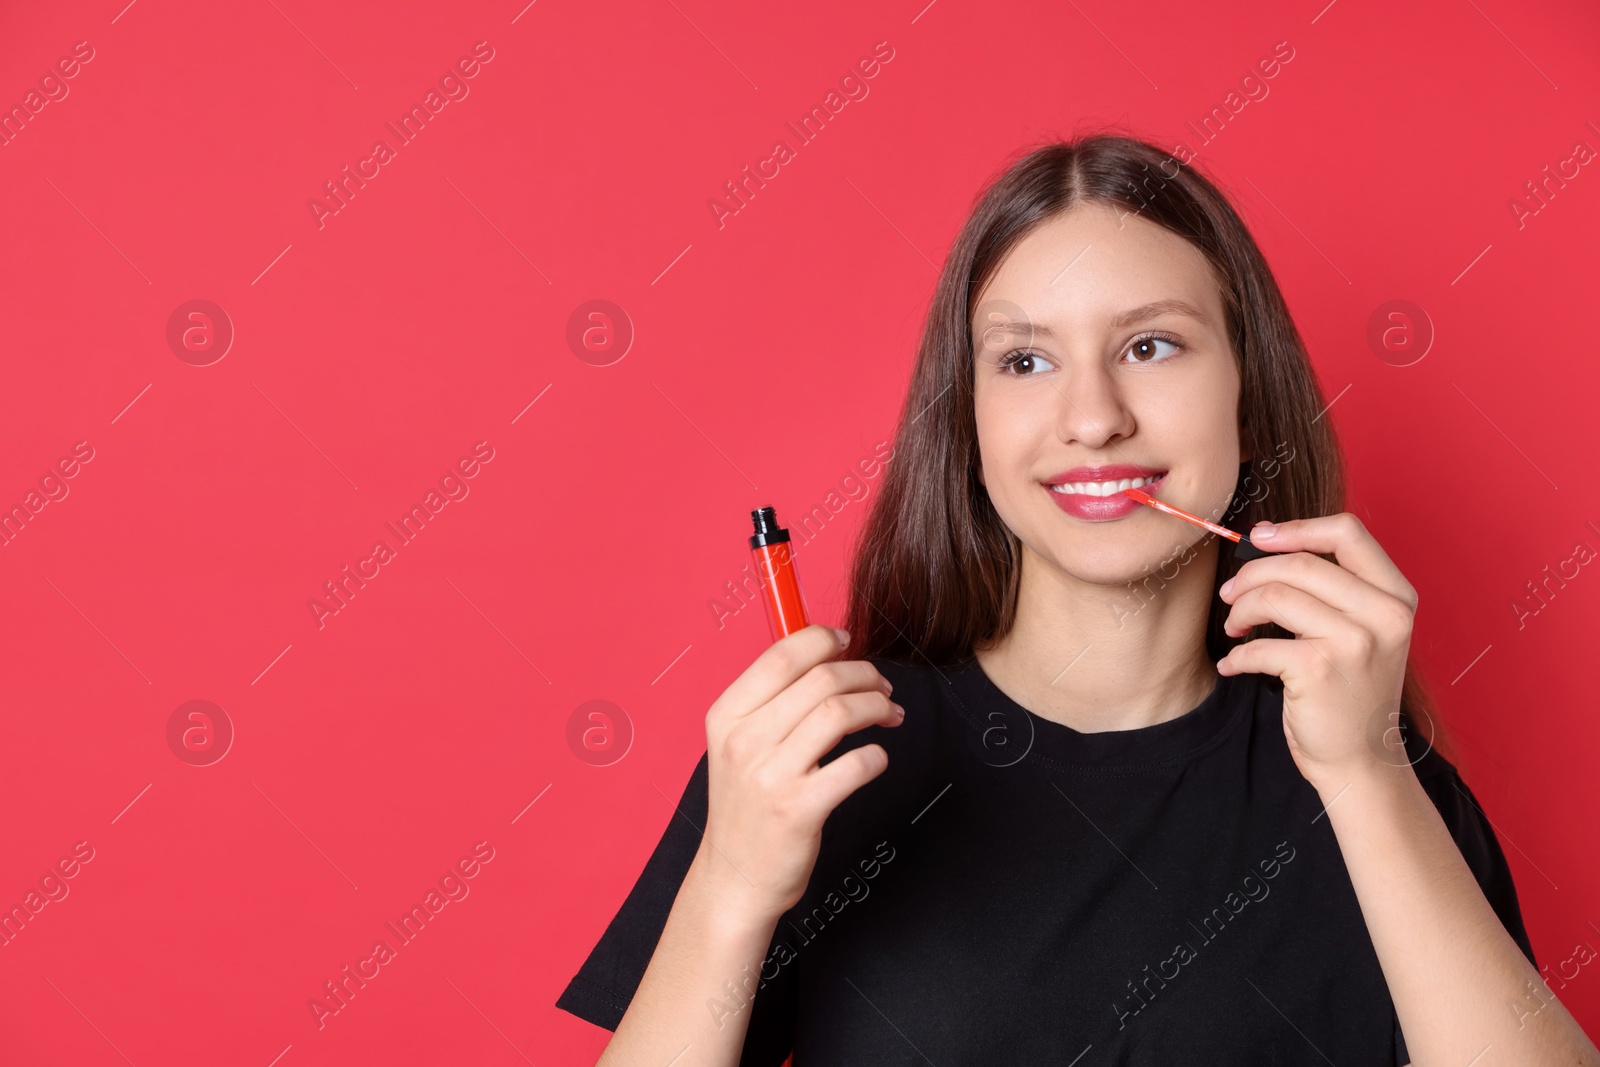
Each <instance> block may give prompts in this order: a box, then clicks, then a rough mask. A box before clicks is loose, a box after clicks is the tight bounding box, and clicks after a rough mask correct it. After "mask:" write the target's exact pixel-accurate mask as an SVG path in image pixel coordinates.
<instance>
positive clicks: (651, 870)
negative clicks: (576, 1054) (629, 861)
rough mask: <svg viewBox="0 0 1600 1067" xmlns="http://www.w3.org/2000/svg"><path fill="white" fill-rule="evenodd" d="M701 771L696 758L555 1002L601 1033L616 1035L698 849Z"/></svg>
mask: <svg viewBox="0 0 1600 1067" xmlns="http://www.w3.org/2000/svg"><path fill="white" fill-rule="evenodd" d="M707 767H708V763H707V757H706V756H705V755H702V756H701V757H700V762H699V763H697V764H696V765H695V768H694V772H693V773H692V774H690V775H689V784H688V785H687V786H685V787H684V790H683V796H682V798H681V799H680V800H679V801H678V804H677V808H676V809H675V810H674V811H673V813H672V818H671V821H670V822H668V823H667V828H666V830H665V831H664V832H663V833H662V834H661V840H660V841H658V842H657V843H656V847H655V851H654V852H652V853H651V854H650V859H649V860H648V861H647V862H646V863H645V865H644V870H643V871H642V872H640V874H639V878H638V880H637V881H636V882H634V884H633V889H632V890H630V891H629V893H628V896H627V899H626V900H624V901H623V902H622V907H621V908H619V909H617V914H616V915H615V916H614V917H613V918H612V920H611V923H610V925H608V926H607V927H606V931H605V933H603V934H601V935H600V940H599V942H598V943H597V944H596V945H595V946H594V949H593V951H591V952H590V953H589V957H588V959H586V960H584V961H583V965H582V966H581V967H579V968H578V973H577V974H576V975H574V976H573V978H572V981H571V982H569V983H567V988H566V990H565V991H564V992H562V994H561V996H560V997H559V998H557V1000H556V1007H558V1008H560V1009H562V1010H563V1011H568V1012H571V1013H572V1014H573V1015H576V1016H578V1017H579V1018H580V1019H586V1020H588V1021H589V1022H591V1023H594V1024H595V1025H596V1026H601V1027H604V1028H605V1029H607V1030H612V1031H614V1030H616V1028H617V1024H618V1023H620V1022H621V1021H622V1015H623V1013H624V1012H626V1011H627V1010H628V1004H629V1003H630V1002H631V1001H632V1000H633V994H634V993H635V992H636V991H637V990H638V988H639V982H640V980H641V979H643V978H644V972H645V968H646V967H647V966H649V964H650V957H651V956H653V955H654V954H655V951H656V944H657V942H659V941H660V940H661V931H662V930H663V929H664V928H665V927H666V925H667V914H668V913H669V912H671V911H672V904H673V901H675V900H676V899H677V897H678V888H679V887H680V886H682V885H683V879H684V876H685V875H687V874H688V873H689V865H690V864H691V863H693V862H694V857H695V853H696V852H697V851H698V850H699V848H700V835H701V833H702V832H703V830H704V828H705V825H706V808H707V804H708V801H707Z"/></svg>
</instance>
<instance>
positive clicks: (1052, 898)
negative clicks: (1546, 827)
mask: <svg viewBox="0 0 1600 1067" xmlns="http://www.w3.org/2000/svg"><path fill="white" fill-rule="evenodd" d="M872 662H873V664H874V665H875V666H876V667H877V668H878V669H879V671H881V672H882V673H883V675H884V676H885V677H886V678H888V679H889V681H890V682H892V683H893V684H894V699H895V700H896V701H897V702H899V703H900V704H901V705H902V706H903V707H904V708H905V709H906V718H905V722H904V723H902V724H901V725H900V726H898V727H896V728H894V729H886V728H883V727H878V726H872V727H868V728H866V729H864V730H860V731H857V732H856V733H854V734H851V735H849V736H848V737H846V738H845V739H844V740H843V741H842V742H841V743H840V745H839V746H838V747H837V748H836V749H835V750H834V751H833V752H832V753H830V756H829V758H833V757H836V756H837V755H839V754H841V753H843V752H845V751H847V750H848V749H850V748H853V747H856V746H858V745H862V744H866V743H869V742H877V743H878V744H881V745H883V746H884V748H885V749H886V750H887V751H888V753H889V766H888V769H887V770H886V771H885V772H884V773H883V774H882V775H880V776H879V777H878V778H876V779H874V780H873V781H872V782H870V783H868V784H867V785H865V786H863V787H862V788H861V789H859V790H858V791H857V792H855V793H854V794H852V795H851V796H850V797H848V798H847V799H846V800H845V801H844V802H843V803H842V804H841V805H840V806H839V807H838V808H837V809H835V810H834V812H833V814H832V815H831V816H830V817H829V819H828V821H827V823H826V824H825V825H824V828H823V835H822V847H821V853H820V855H819V858H818V860H817V865H816V868H815V870H814V871H813V873H812V876H811V880H810V883H809V884H808V886H807V889H806V894H805V897H804V898H803V899H802V900H801V901H800V903H799V904H798V905H796V907H794V908H793V909H791V910H790V911H789V912H788V913H786V914H785V915H784V916H783V917H782V919H780V921H779V922H778V925H777V929H776V930H775V932H774V934H773V940H772V945H771V951H770V952H769V954H768V956H767V958H766V961H765V962H764V963H763V965H762V968H761V974H760V976H759V977H760V981H759V991H758V992H757V993H756V995H755V998H754V1001H753V1005H751V1004H749V1003H748V1002H746V1001H744V1000H743V999H742V994H741V992H740V991H739V989H738V988H737V984H736V985H735V987H733V988H732V989H731V992H730V993H728V994H726V995H724V996H723V997H721V998H718V1001H717V1003H718V1004H719V1005H720V1007H712V1008H710V1009H708V1010H712V1011H713V1012H714V1013H716V1012H719V1011H720V1012H721V1013H723V1014H724V1015H726V1016H728V1017H731V1016H733V1015H735V1014H736V1013H738V1012H740V1011H749V1012H751V1013H752V1014H751V1016H750V1027H749V1031H748V1035H747V1037H746V1039H745V1045H744V1053H743V1058H742V1060H741V1063H743V1064H756V1065H777V1064H780V1063H781V1062H782V1061H783V1059H784V1057H785V1056H786V1055H787V1054H789V1053H790V1052H791V1050H792V1051H793V1055H794V1059H795V1062H796V1064H798V1065H799V1067H813V1065H833V1064H861V1063H872V1064H874V1065H883V1067H887V1065H890V1064H906V1065H912V1064H916V1065H923V1064H926V1063H928V1062H933V1063H937V1064H939V1065H940V1067H952V1065H957V1064H992V1063H1019V1064H1020V1063H1030V1064H1031V1063H1046V1062H1048V1063H1055V1064H1062V1065H1066V1064H1073V1065H1075V1067H1099V1065H1108V1064H1151V1065H1154V1064H1162V1065H1171V1064H1214V1063H1230V1064H1289V1063H1294V1064H1302V1063H1311V1062H1316V1063H1322V1062H1333V1063H1359V1064H1364V1065H1371V1064H1391V1063H1392V1064H1405V1063H1406V1062H1408V1060H1409V1056H1408V1054H1407V1052H1406V1049H1405V1042H1404V1039H1403V1037H1402V1035H1401V1033H1400V1027H1399V1021H1398V1017H1397V1015H1396V1013H1395V1010H1394V1004H1393V1001H1392V1000H1391V999H1390V996H1389V991H1388V987H1387V985H1386V984H1385V982H1384V977H1383V972H1382V970H1381V968H1380V967H1379V964H1378V957H1377V953H1376V951H1375V950H1374V948H1373V945H1372V940H1371V937H1370V935H1369V934H1368V932H1367V927H1366V923H1365V920H1364V919H1363V917H1362V914H1361V908H1360V904H1359V902H1358V901H1357V899H1356V895H1355V890H1354V887H1353V886H1352V885H1351V882H1350V876H1349V873H1348V871H1347V870H1346V868H1345V864H1344V860H1343V857H1342V855H1341V853H1340V850H1339V844H1338V840H1337V838H1336V837H1335V836H1334V832H1333V829H1332V827H1331V826H1330V825H1329V820H1328V817H1327V816H1326V815H1325V814H1323V805H1322V802H1321V800H1320V798H1319V797H1318V795H1317V793H1316V791H1315V790H1314V789H1313V788H1312V787H1311V785H1310V784H1309V783H1308V782H1306V780H1305V779H1304V778H1303V777H1302V776H1301V774H1300V772H1299V769H1298V768H1296V767H1295V765H1294V762H1293V760H1292V758H1291V757H1290V755H1289V749H1288V744H1287V742H1286V741H1285V739H1284V735H1283V715H1282V683H1281V682H1279V681H1278V679H1276V678H1274V677H1271V676H1265V675H1252V674H1244V675H1235V676H1233V677H1220V676H1219V679H1218V682H1217V685H1216V688H1215V689H1214V690H1213V691H1212V693H1211V694H1210V695H1209V696H1208V697H1206V699H1205V700H1204V701H1202V702H1201V703H1200V705H1199V706H1198V707H1195V708H1193V709H1192V710H1190V711H1189V712H1188V713H1186V714H1185V715H1183V716H1181V717H1179V718H1176V719H1172V720H1169V721H1167V722H1163V723H1158V724H1157V725H1155V726H1149V727H1144V728H1140V729H1135V730H1118V731H1111V732H1102V733H1079V732H1078V731H1076V730H1073V729H1071V728H1070V727H1067V726H1065V725H1062V724H1061V723H1057V722H1053V721H1051V720H1048V719H1044V718H1041V717H1039V716H1037V715H1035V714H1033V713H1032V712H1029V711H1027V710H1026V709H1025V708H1023V707H1022V706H1021V705H1019V704H1017V703H1016V702H1015V701H1013V700H1012V699H1011V698H1009V697H1008V696H1006V695H1005V693H1003V692H1002V691H1001V690H1000V689H999V688H998V687H997V686H996V685H995V684H994V682H993V681H992V680H990V679H989V677H988V676H987V675H986V674H985V673H984V672H983V670H982V668H981V667H980V666H979V665H978V664H977V662H976V660H974V659H972V658H968V659H967V660H965V661H963V662H961V663H957V664H952V665H948V666H945V667H942V668H934V667H931V666H915V665H906V664H900V663H894V662H889V661H886V660H882V659H873V660H872ZM1407 745H1408V751H1409V754H1410V755H1411V756H1412V757H1413V758H1414V759H1415V764H1414V769H1415V772H1416V774H1417V776H1418V779H1419V780H1420V782H1421V783H1422V786H1423V788H1424V790H1426V792H1427V794H1428V796H1429V797H1430V798H1432V800H1433V803H1434V805H1435V806H1436V807H1437V809H1438V811H1439V814H1440V816H1441V818H1442V819H1443V821H1444V824H1445V826H1446V827H1447V828H1448V829H1449V831H1450V834H1451V836H1452V837H1453V838H1454V839H1455V842H1456V844H1457V846H1458V847H1459V848H1460V850H1461V854H1462V856H1463V857H1465V859H1466V862H1467V865H1468V866H1469V867H1470V868H1471V869H1472V872H1473V874H1474V875H1475V876H1476V877H1477V880H1478V885H1479V886H1480V887H1481V888H1482V890H1483V893H1484V895H1485V897H1487V899H1488V901H1489V903H1490V904H1491V905H1492V907H1493V908H1494V911H1495V913H1496V914H1497V915H1498V916H1499V918H1500V921H1501V922H1502V923H1503V924H1504V926H1505V928H1506V930H1507V931H1508V932H1509V933H1510V935H1511V937H1512V938H1513V939H1514V940H1515V941H1516V943H1517V945H1518V946H1519V947H1520V948H1521V949H1522V951H1523V953H1524V954H1525V955H1526V956H1527V957H1528V960H1529V961H1530V962H1534V956H1533V950H1532V948H1531V946H1530V945H1529V943H1528V935H1527V932H1526V931H1525V930H1524V928H1523V924H1522V916H1521V913H1520V911H1519V909H1518V906H1517V896H1516V890H1515V888H1514V886H1513V885H1512V881H1511V872H1510V870H1509V869H1508V867H1507V865H1506V860H1505V855H1504V853H1503V852H1502V851H1501V849H1500V846H1499V843H1498V842H1497V840H1496V839H1495V835H1494V830H1493V828H1492V827H1491V826H1490V825H1489V823H1488V820H1487V819H1486V817H1485V816H1484V815H1483V813H1482V812H1481V811H1480V810H1479V807H1478V805H1477V803H1476V800H1475V799H1474V798H1473V796H1472V794H1471V791H1470V790H1468V789H1467V787H1466V785H1465V784H1464V783H1463V782H1462V781H1461V779H1460V777H1459V776H1458V775H1457V773H1456V769H1455V768H1454V767H1453V766H1452V765H1451V764H1450V763H1449V762H1448V761H1447V760H1446V759H1445V758H1444V757H1443V756H1441V755H1440V754H1439V753H1438V752H1437V751H1431V750H1429V746H1428V745H1427V742H1426V740H1425V739H1424V738H1422V737H1420V736H1419V735H1418V734H1417V733H1416V732H1414V731H1413V732H1410V733H1409V734H1408V736H1407ZM706 768H707V763H706V759H705V758H704V757H702V758H701V760H700V763H699V765H698V766H697V767H696V768H695V770H694V773H693V775H692V776H691V778H690V780H689V784H688V787H687V788H686V789H685V790H684V793H683V798H682V800H681V802H680V804H679V807H680V809H681V814H674V815H673V817H672V820H671V822H670V824H669V825H668V827H667V829H666V831H665V833H664V834H663V835H662V838H661V841H660V843H659V844H658V845H657V847H656V849H655V852H654V854H653V855H652V856H651V857H650V860H649V862H648V863H647V865H646V866H645V869H644V872H643V873H642V874H641V875H640V877H639V880H638V882H637V883H636V884H635V885H634V887H633V890H632V892H631V893H629V895H628V897H627V899H626V901H625V902H624V903H623V905H622V907H621V909H620V910H619V911H618V913H617V915H616V917H615V918H614V919H613V920H612V922H611V924H610V926H609V927H608V928H607V929H606V931H605V933H604V935H603V936H602V937H601V938H600V941H599V943H598V944H597V945H596V946H595V948H594V951H593V952H591V953H590V955H589V958H588V959H587V960H585V961H584V963H583V966H582V967H581V969H580V970H579V971H578V974H577V975H576V977H574V978H573V979H572V981H571V983H570V984H569V985H568V986H567V988H566V990H565V991H564V992H563V993H562V995H561V997H560V999H558V1000H557V1001H556V1006H557V1007H560V1008H562V1009H564V1010H566V1011H569V1012H571V1013H573V1014H575V1015H578V1016H580V1017H581V1018H584V1019H587V1020H589V1021H590V1022H592V1023H595V1024H596V1025H598V1026H602V1027H605V1028H606V1029H610V1030H614V1029H616V1026H617V1024H618V1023H619V1022H620V1021H621V1019H622V1015H623V1012H624V1011H625V1010H626V1008H627V1006H628V1003H629V1001H630V999H631V998H632V997H633V994H634V991H635V990H636V989H637V988H638V985H639V981H640V979H641V978H642V977H643V975H644V970H645V966H646V965H647V964H648V963H649V960H650V956H651V954H652V953H653V952H654V951H655V947H656V944H657V941H658V940H659V938H660V935H661V930H662V927H663V926H664V925H665V923H666V918H667V913H668V912H669V911H670V909H671V907H672V904H673V900H674V898H675V896H676V894H677V891H678V888H679V886H680V885H681V884H682V880H683V877H684V875H685V873H686V872H687V870H688V868H689V864H690V861H691V860H692V859H693V857H694V854H695V852H696V850H697V849H698V847H699V844H700V831H699V829H697V828H698V827H703V826H704V825H705V815H706V806H707V801H706V796H707V793H706ZM1395 773H1397V774H1400V773H1407V772H1406V770H1405V768H1403V767H1397V768H1396V769H1395ZM1535 965H1537V964H1535ZM748 978H749V985H750V987H752V988H753V987H755V986H756V985H757V979H756V976H755V974H754V972H751V973H750V974H749V975H748Z"/></svg>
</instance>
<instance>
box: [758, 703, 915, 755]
mask: <svg viewBox="0 0 1600 1067" xmlns="http://www.w3.org/2000/svg"><path fill="white" fill-rule="evenodd" d="M903 719H904V716H903V715H902V714H901V713H900V712H898V711H896V710H895V704H894V702H893V701H891V700H890V699H889V695H888V694H887V693H885V692H883V690H881V689H875V690H873V691H872V692H870V693H835V694H834V695H832V696H830V697H827V698H826V699H824V700H823V701H822V703H820V704H818V705H816V706H815V707H813V708H812V709H811V711H810V712H809V713H808V714H807V715H806V716H805V717H804V718H802V719H801V720H800V721H799V723H797V724H796V725H795V728H794V729H793V730H792V731H791V732H790V733H789V736H788V737H786V738H784V739H783V741H782V742H781V743H780V744H779V745H778V759H779V761H780V762H782V763H783V764H784V765H785V766H786V767H788V768H789V769H790V770H791V771H793V772H794V773H797V774H803V773H805V772H806V771H809V770H810V769H811V768H812V767H814V766H816V764H817V761H818V760H820V759H821V758H822V757H823V756H826V755H827V754H828V753H829V752H831V751H833V749H834V747H835V746H837V745H838V744H839V741H840V739H841V738H843V737H844V736H845V735H846V734H853V733H855V732H856V731H857V730H863V729H865V728H867V727H868V726H874V725H876V726H898V725H900V723H901V722H902V721H903Z"/></svg>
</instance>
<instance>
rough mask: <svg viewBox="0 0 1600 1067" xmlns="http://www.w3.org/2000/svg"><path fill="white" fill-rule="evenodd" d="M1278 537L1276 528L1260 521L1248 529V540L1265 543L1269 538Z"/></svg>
mask: <svg viewBox="0 0 1600 1067" xmlns="http://www.w3.org/2000/svg"><path fill="white" fill-rule="evenodd" d="M1276 536H1278V528H1277V527H1276V526H1274V525H1272V523H1270V522H1266V521H1262V522H1259V523H1257V524H1256V525H1255V526H1252V527H1251V528H1250V540H1252V541H1265V540H1266V539H1267V538H1269V537H1276Z"/></svg>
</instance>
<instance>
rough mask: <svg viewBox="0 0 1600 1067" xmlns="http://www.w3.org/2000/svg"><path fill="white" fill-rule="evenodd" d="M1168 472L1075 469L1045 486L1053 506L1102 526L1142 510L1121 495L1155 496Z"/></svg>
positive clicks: (1124, 467)
mask: <svg viewBox="0 0 1600 1067" xmlns="http://www.w3.org/2000/svg"><path fill="white" fill-rule="evenodd" d="M1166 477H1167V472H1166V471H1164V470H1152V469H1150V468H1147V467H1134V466H1132V465H1131V464H1119V465H1118V466H1117V467H1107V468H1078V469H1076V470H1071V471H1067V472H1065V473H1064V474H1060V475H1057V476H1056V477H1055V478H1052V479H1051V480H1050V481H1048V482H1045V483H1044V487H1045V489H1046V490H1047V491H1048V492H1049V493H1050V498H1051V499H1052V500H1054V501H1055V503H1056V506H1057V507H1059V508H1060V509H1061V510H1062V511H1064V512H1066V513H1067V514H1068V515H1071V516H1072V517H1074V518H1077V519H1084V520H1086V521H1089V522H1104V521H1106V520H1109V519H1120V518H1122V517H1123V516H1124V515H1131V514H1133V513H1134V512H1135V511H1138V510H1140V508H1141V507H1142V506H1143V505H1141V504H1140V503H1139V502H1138V501H1137V500H1134V499H1133V498H1132V497H1130V496H1128V495H1127V494H1125V493H1124V492H1123V490H1124V489H1143V490H1144V491H1145V492H1147V493H1149V494H1151V495H1152V496H1154V495H1155V494H1156V492H1157V490H1158V489H1159V488H1160V486H1161V483H1162V482H1163V481H1165V480H1166Z"/></svg>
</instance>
